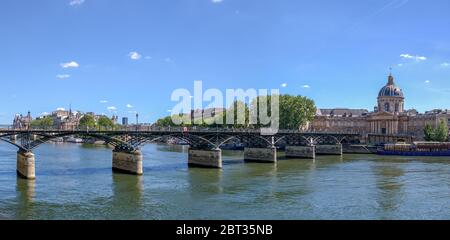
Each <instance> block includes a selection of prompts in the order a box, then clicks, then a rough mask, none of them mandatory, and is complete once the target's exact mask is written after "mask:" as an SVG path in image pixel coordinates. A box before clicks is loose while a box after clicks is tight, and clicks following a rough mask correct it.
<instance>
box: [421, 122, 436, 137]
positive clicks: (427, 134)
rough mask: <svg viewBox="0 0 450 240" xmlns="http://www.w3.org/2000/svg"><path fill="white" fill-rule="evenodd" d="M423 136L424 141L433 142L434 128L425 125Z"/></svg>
mask: <svg viewBox="0 0 450 240" xmlns="http://www.w3.org/2000/svg"><path fill="white" fill-rule="evenodd" d="M423 132H424V135H425V137H424V138H425V141H434V132H435V130H434V128H433V126H431V125H430V124H427V125H426V126H425V128H424V130H423Z"/></svg>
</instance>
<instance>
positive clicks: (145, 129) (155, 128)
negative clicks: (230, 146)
mask: <svg viewBox="0 0 450 240" xmlns="http://www.w3.org/2000/svg"><path fill="white" fill-rule="evenodd" d="M1 130H2V131H34V132H39V131H42V132H45V131H51V132H68V131H73V132H75V133H76V132H105V133H107V132H129V133H132V132H160V133H161V132H173V133H179V132H183V133H225V134H226V133H252V134H260V133H261V129H258V128H232V127H229V128H214V127H158V126H143V125H139V126H127V127H115V128H86V127H76V128H65V129H55V128H36V127H33V128H28V129H11V128H9V129H8V130H6V129H1ZM277 134H327V135H359V134H360V133H357V132H348V131H342V132H315V131H302V130H290V129H281V130H278V132H277Z"/></svg>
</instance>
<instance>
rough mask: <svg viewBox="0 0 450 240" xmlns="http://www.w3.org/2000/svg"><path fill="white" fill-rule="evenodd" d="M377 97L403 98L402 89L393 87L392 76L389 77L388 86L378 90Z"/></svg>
mask: <svg viewBox="0 0 450 240" xmlns="http://www.w3.org/2000/svg"><path fill="white" fill-rule="evenodd" d="M378 97H401V98H403V97H404V96H403V91H402V89H401V88H400V87H398V86H396V85H395V83H394V77H393V76H392V75H389V79H388V84H387V85H386V86H384V87H383V88H382V89H381V90H380V93H379V94H378Z"/></svg>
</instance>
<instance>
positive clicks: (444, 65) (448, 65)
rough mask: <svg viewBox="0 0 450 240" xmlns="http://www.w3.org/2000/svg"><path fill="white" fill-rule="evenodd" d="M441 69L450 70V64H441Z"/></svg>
mask: <svg viewBox="0 0 450 240" xmlns="http://www.w3.org/2000/svg"><path fill="white" fill-rule="evenodd" d="M441 67H443V68H448V67H450V63H446V62H445V63H442V64H441Z"/></svg>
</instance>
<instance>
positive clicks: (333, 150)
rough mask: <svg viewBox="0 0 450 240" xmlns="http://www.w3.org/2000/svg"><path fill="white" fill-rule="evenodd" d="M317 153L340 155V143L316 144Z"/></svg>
mask: <svg viewBox="0 0 450 240" xmlns="http://www.w3.org/2000/svg"><path fill="white" fill-rule="evenodd" d="M316 154H317V155H342V144H336V145H317V146H316Z"/></svg>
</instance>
